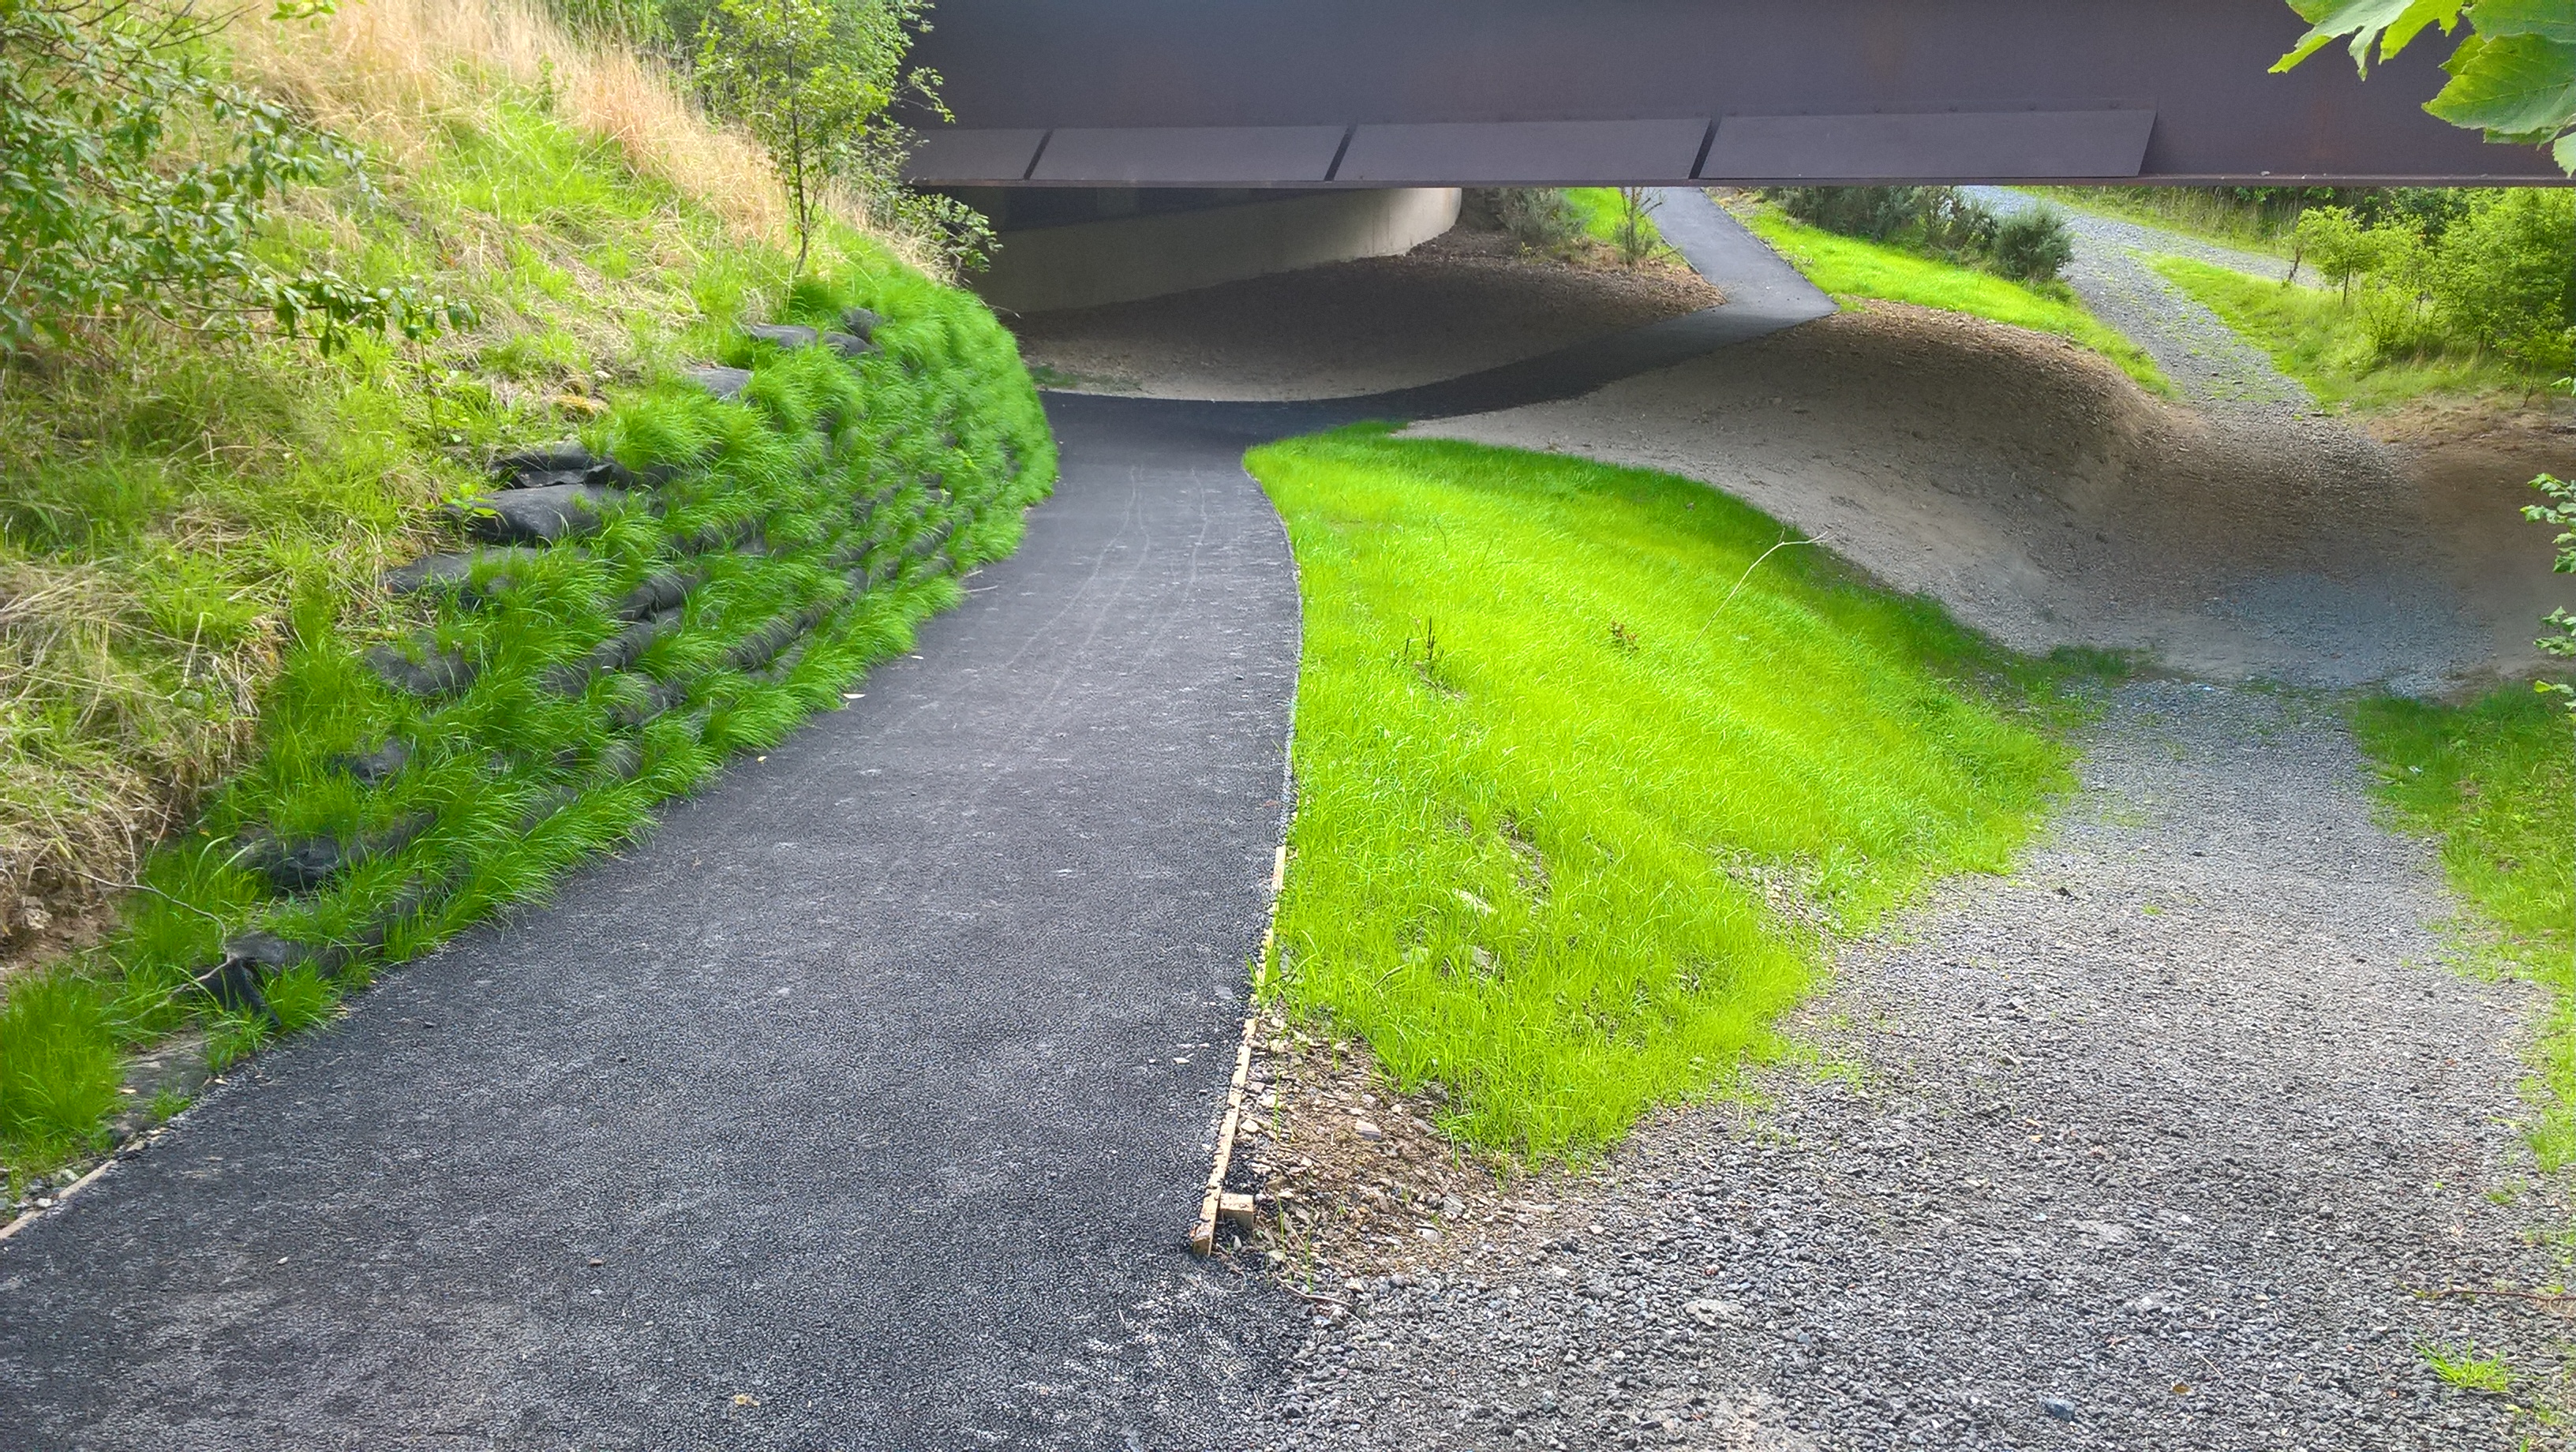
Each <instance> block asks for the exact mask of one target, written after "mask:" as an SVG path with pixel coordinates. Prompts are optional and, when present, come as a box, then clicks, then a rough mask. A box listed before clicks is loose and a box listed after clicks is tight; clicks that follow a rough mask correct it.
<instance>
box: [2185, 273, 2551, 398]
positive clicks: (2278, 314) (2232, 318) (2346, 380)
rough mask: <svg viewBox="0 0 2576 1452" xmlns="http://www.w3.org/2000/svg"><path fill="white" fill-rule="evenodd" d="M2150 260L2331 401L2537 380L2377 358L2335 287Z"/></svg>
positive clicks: (2476, 361) (2515, 387)
mask: <svg viewBox="0 0 2576 1452" xmlns="http://www.w3.org/2000/svg"><path fill="white" fill-rule="evenodd" d="M2147 265H2148V266H2149V267H2152V268H2154V269H2155V270H2156V271H2157V273H2159V274H2160V275H2162V276H2163V277H2164V278H2165V280H2166V281H2168V282H2171V283H2173V284H2174V285H2175V286H2177V287H2179V288H2181V289H2182V290H2183V291H2185V292H2187V293H2190V294H2191V295H2192V296H2193V297H2195V298H2198V299H2199V300H2200V301H2201V303H2202V304H2204V305H2205V306H2207V307H2208V308H2209V310H2210V311H2211V312H2214V313H2216V314H2218V316H2219V319H2220V320H2221V321H2223V322H2225V323H2226V324H2227V326H2228V327H2230V328H2233V329H2234V330H2235V331H2236V334H2237V336H2239V337H2241V338H2243V339H2245V340H2246V341H2247V342H2249V343H2252V344H2253V345H2254V346H2255V347H2257V348H2260V349H2262V350H2263V351H2264V352H2266V353H2269V354H2271V355H2272V362H2273V365H2274V366H2275V367H2278V368H2279V369H2280V370H2281V371H2282V372H2283V373H2286V374H2288V375H2289V376H2290V377H2292V378H2295V379H2297V380H2298V381H2299V382H2300V383H2301V384H2302V385H2304V386H2305V387H2306V388H2307V390H2308V392H2310V393H2311V394H2314V395H2315V396H2316V399H2317V401H2318V402H2319V403H2322V404H2325V405H2326V406H2328V407H2330V408H2331V407H2337V406H2348V407H2352V408H2359V409H2371V408H2384V407H2387V406H2389V405H2391V404H2397V403H2403V402H2405V401H2407V400H2409V399H2413V398H2421V397H2423V396H2424V395H2426V394H2433V393H2452V394H2472V395H2474V394H2481V393H2500V392H2507V391H2510V392H2517V393H2518V392H2523V391H2526V390H2528V389H2530V388H2532V387H2534V386H2535V380H2532V379H2529V378H2526V377H2524V376H2523V375H2521V374H2519V373H2517V372H2515V371H2514V370H2513V369H2511V368H2509V367H2506V366H2504V365H2502V364H2499V363H2497V362H2495V361H2494V360H2492V359H2486V358H2477V357H2467V356H2459V355H2448V356H2443V357H2437V358H2429V359H2403V360H2398V361H2393V362H2386V363H2380V362H2375V361H2374V360H2373V359H2372V356H2371V346H2370V340H2369V338H2368V336H2367V335H2366V334H2365V333H2364V332H2363V330H2362V326H2361V321H2360V316H2359V314H2358V313H2357V312H2356V311H2355V310H2354V309H2353V308H2351V307H2348V306H2346V305H2345V304H2344V302H2343V299H2342V298H2341V296H2340V295H2339V294H2337V293H2334V292H2329V291H2326V290H2324V289H2321V288H2311V287H2283V286H2281V284H2280V283H2279V282H2278V281H2277V280H2266V279H2264V278H2259V277H2250V276H2248V275H2246V274H2245V273H2242V272H2238V271H2236V270H2234V269H2233V268H2227V267H2216V266H2212V265H2211V264H2209V263H2206V262H2200V261H2196V260H2194V259H2192V258H2188V257H2150V258H2148V259H2147ZM2541 381H2545V380H2541Z"/></svg>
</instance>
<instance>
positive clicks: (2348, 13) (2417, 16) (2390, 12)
mask: <svg viewBox="0 0 2576 1452" xmlns="http://www.w3.org/2000/svg"><path fill="white" fill-rule="evenodd" d="M2461 3H2462V0H2290V8H2291V9H2292V10H2295V11H2297V12H2298V13H2299V18H2300V19H2302V20H2305V21H2307V22H2308V25H2309V27H2310V28H2309V30H2308V33H2307V34H2306V35H2303V36H2301V37H2299V43H2298V45H2297V46H2296V47H2295V48H2293V49H2292V50H2291V51H2290V53H2289V54H2288V55H2285V56H2283V57H2281V58H2280V60H2278V61H2276V62H2274V63H2273V66H2272V69H2273V70H2274V71H2275V72H2276V73H2277V72H2280V71H2286V70H2288V69H2290V68H2291V67H2293V66H2295V65H2297V64H2298V63H2299V62H2301V61H2303V60H2306V59H2307V58H2308V57H2309V56H2312V55H2314V54H2316V53H2317V52H2318V51H2320V50H2323V49H2324V48H2325V47H2326V46H2327V45H2328V44H2329V43H2330V42H2332V41H2334V40H2336V39H2339V38H2341V37H2343V36H2346V35H2349V36H2351V37H2352V45H2351V47H2350V49H2351V51H2352V64H2353V69H2354V70H2356V71H2358V72H2360V73H2361V74H2363V75H2365V76H2366V75H2368V74H2370V47H2371V44H2372V43H2373V42H2374V41H2375V42H2377V43H2378V45H2379V58H2380V59H2381V60H2383V61H2388V60H2394V59H2396V58H2397V55H2398V54H2399V52H2401V51H2403V50H2405V49H2406V47H2407V45H2408V44H2409V43H2410V42H2412V41H2413V40H2414V39H2415V37H2416V36H2418V35H2421V34H2423V33H2424V28H2425V27H2426V26H2429V25H2438V26H2440V27H2441V29H2442V33H2443V34H2444V35H2448V34H2450V33H2451V31H2452V29H2453V28H2455V27H2456V26H2458V24H2459V23H2460V5H2461Z"/></svg>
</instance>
